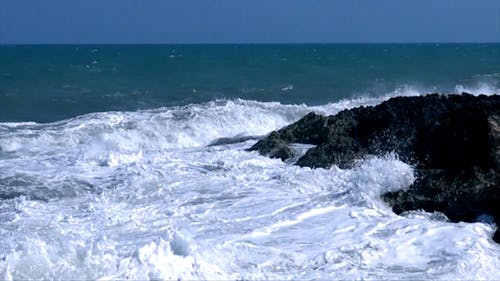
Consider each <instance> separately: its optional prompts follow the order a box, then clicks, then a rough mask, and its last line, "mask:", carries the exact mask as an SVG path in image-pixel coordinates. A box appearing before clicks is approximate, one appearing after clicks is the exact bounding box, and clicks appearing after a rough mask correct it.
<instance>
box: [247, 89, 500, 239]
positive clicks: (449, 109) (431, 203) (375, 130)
mask: <svg viewBox="0 0 500 281" xmlns="http://www.w3.org/2000/svg"><path fill="white" fill-rule="evenodd" d="M291 143H306V144H313V145H315V147H314V148H311V149H310V150H309V151H308V152H307V153H306V154H305V155H304V156H302V157H300V158H299V159H298V161H297V162H296V164H297V165H300V166H308V167H313V168H314V167H329V166H331V165H337V166H339V167H340V168H349V167H352V165H353V164H354V163H355V160H357V159H359V158H362V157H364V156H365V155H367V154H375V155H382V154H386V153H389V152H396V153H397V154H398V155H399V157H400V159H401V160H402V161H405V162H407V163H410V164H412V165H414V166H415V168H416V172H417V174H418V178H417V180H416V181H415V182H414V183H413V184H412V185H411V186H410V187H409V188H408V190H404V191H403V190H401V191H396V192H389V193H386V194H383V195H382V198H383V199H384V200H385V201H386V202H388V203H389V204H390V205H391V206H392V207H393V210H394V211H395V212H396V213H398V214H399V213H402V212H404V211H408V210H416V209H423V210H426V211H439V212H442V213H444V214H445V215H447V216H448V218H449V219H450V220H451V221H455V222H458V221H467V222H472V221H475V220H477V218H478V217H479V216H481V215H485V214H487V215H491V216H493V218H494V219H495V222H496V224H497V225H500V211H499V210H500V208H496V206H495V204H498V203H499V202H500V200H499V199H500V181H499V173H500V96H498V95H492V96H473V95H469V94H465V93H463V94H462V95H440V94H431V95H426V96H419V97H397V98H392V99H390V100H388V101H385V102H383V103H381V104H380V105H377V106H373V107H359V108H354V109H350V110H344V111H341V112H339V113H338V114H337V115H334V116H328V117H327V116H320V115H317V114H315V113H310V114H308V115H307V116H305V117H304V118H302V119H301V120H299V121H298V122H296V123H294V124H291V125H289V126H287V127H285V128H283V129H281V130H279V131H276V132H273V133H271V134H270V135H269V136H268V137H266V138H264V139H262V140H261V141H259V142H257V143H256V144H255V145H254V146H252V147H251V148H250V150H257V151H259V152H260V153H261V154H265V155H269V156H271V157H277V158H281V159H282V160H286V159H288V158H291V157H292V156H293V155H292V154H291V150H290V148H289V145H290V144H291ZM499 235H500V234H498V231H497V232H496V234H495V237H494V238H495V241H497V242H498V240H499V238H498V236H499Z"/></svg>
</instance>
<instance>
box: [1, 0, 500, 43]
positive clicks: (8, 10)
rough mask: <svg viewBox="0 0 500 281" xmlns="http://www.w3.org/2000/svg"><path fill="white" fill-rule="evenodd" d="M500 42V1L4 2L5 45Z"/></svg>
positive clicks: (2, 38)
mask: <svg viewBox="0 0 500 281" xmlns="http://www.w3.org/2000/svg"><path fill="white" fill-rule="evenodd" d="M384 42H403V43H404V42H417V43H421V42H500V0H251V1H250V0H0V44H144V43H151V44H161V43H384Z"/></svg>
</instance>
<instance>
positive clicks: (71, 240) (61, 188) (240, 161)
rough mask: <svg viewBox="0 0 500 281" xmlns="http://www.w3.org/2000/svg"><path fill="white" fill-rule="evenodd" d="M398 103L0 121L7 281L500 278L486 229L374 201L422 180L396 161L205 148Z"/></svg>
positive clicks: (243, 104)
mask: <svg viewBox="0 0 500 281" xmlns="http://www.w3.org/2000/svg"><path fill="white" fill-rule="evenodd" d="M402 91H406V90H402ZM405 93H406V94H408V95H413V94H419V93H415V92H413V90H408V91H406V92H405ZM399 94H401V93H399ZM391 95H392V94H389V95H388V96H385V97H382V98H359V99H353V100H344V101H341V102H339V103H332V104H327V105H323V106H315V107H308V106H306V105H282V104H279V103H261V102H253V101H244V100H235V101H216V102H211V103H207V104H201V105H190V106H185V107H170V108H160V109H155V110H147V111H138V112H106V113H94V114H88V115H84V116H80V117H77V118H73V119H70V120H64V121H60V122H55V123H50V124H36V123H18V124H11V123H2V124H0V147H1V150H0V171H1V172H0V198H3V199H2V200H0V241H2V243H0V278H2V279H6V280H15V279H17V280H19V279H64V280H66V279H78V280H82V279H89V280H96V279H99V280H115V279H141V280H145V279H182V280H193V279H203V280H208V279H210V280H215V279H217V280H221V279H224V280H227V279H233V280H235V279H240V280H241V279H245V280H246V279H248V280H262V279H294V280H296V279H376V280H379V279H446V280H451V279H461V280H463V279H499V278H500V275H499V273H498V268H500V254H499V253H500V251H499V249H500V248H499V246H498V244H495V243H494V242H493V241H492V240H491V238H490V237H491V235H492V233H493V231H494V229H493V226H492V225H489V224H483V223H479V222H478V223H449V222H447V221H446V219H445V217H444V216H443V215H440V214H430V213H425V212H420V211H415V212H409V213H408V214H406V215H405V216H397V215H395V214H394V213H393V212H392V211H391V209H390V207H389V206H387V205H386V204H385V203H383V202H382V201H381V200H380V198H379V195H380V194H381V193H383V192H386V191H390V190H397V189H401V188H406V187H407V186H408V185H409V184H411V182H413V180H414V176H413V169H412V167H411V166H409V165H407V164H405V163H403V162H401V161H400V160H398V157H397V155H392V154H389V155H386V156H383V157H367V158H366V159H363V160H360V162H359V163H358V165H356V167H355V168H353V169H348V170H342V169H339V168H338V167H332V168H330V169H310V168H300V167H297V166H294V165H292V164H290V163H284V162H282V161H280V160H278V159H269V158H267V157H263V156H260V155H258V153H256V152H247V151H245V148H248V147H249V146H251V145H252V144H253V143H254V142H255V140H252V139H249V140H244V141H243V142H236V143H227V144H222V145H216V146H209V144H210V143H212V142H213V141H214V140H217V139H220V138H222V137H233V136H253V135H265V134H267V133H268V132H269V131H271V130H274V129H277V128H279V127H281V126H284V125H286V124H289V123H291V122H293V121H295V120H297V119H298V118H300V117H301V116H303V115H305V114H306V113H308V112H310V111H316V112H318V113H324V114H334V113H336V112H338V111H340V110H342V109H345V108H351V107H354V106H359V105H370V104H376V103H379V102H381V101H383V100H385V99H387V98H389V97H390V96H391ZM298 148H300V146H298Z"/></svg>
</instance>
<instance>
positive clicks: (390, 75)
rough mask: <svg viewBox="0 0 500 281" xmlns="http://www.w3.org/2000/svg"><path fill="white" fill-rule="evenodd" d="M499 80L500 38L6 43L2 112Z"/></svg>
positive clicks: (0, 117)
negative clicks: (442, 41)
mask: <svg viewBox="0 0 500 281" xmlns="http://www.w3.org/2000/svg"><path fill="white" fill-rule="evenodd" d="M471 88H472V89H482V90H484V91H490V92H491V91H497V89H499V88H500V44H354V45H353V44H334V45H96V46H92V45H60V46H58V45H36V46H0V121H37V122H49V121H55V120H61V119H65V118H69V117H74V116H77V115H81V114H84V113H89V112H104V111H115V110H120V111H123V110H125V111H134V110H138V109H151V108H158V107H164V106H173V105H187V104H195V103H203V102H208V101H213V100H217V99H223V100H231V99H235V98H241V99H245V100H256V101H278V102H280V103H284V104H302V103H305V104H307V105H320V104H325V103H329V102H336V101H338V100H340V99H345V98H347V99H349V98H352V97H359V96H380V95H385V94H387V93H391V92H394V91H405V90H408V89H412V90H415V91H420V92H434V91H440V92H457V91H460V90H461V89H471Z"/></svg>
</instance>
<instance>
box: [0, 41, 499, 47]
mask: <svg viewBox="0 0 500 281" xmlns="http://www.w3.org/2000/svg"><path fill="white" fill-rule="evenodd" d="M388 44H391V45H439V44H443V45H446V44H500V41H482V42H473V41H423V42H396V41H387V42H369V41H367V42H221V43H207V42H170V43H87V42H86V43H2V42H0V46H96V45H101V46H102V45H104V46H106V45H109V46H119V45H138V46H141V45H142V46H155V45H156V46H161V45H179V46H181V45H185V46H189V45H208V46H210V45H213V46H216V45H388Z"/></svg>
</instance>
